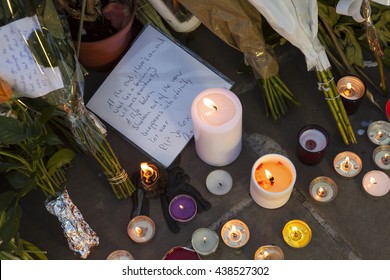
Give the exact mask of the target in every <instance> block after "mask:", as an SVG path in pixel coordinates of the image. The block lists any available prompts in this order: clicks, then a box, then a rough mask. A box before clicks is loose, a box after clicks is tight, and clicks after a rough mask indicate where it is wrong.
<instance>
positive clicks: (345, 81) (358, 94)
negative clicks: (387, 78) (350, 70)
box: [336, 76, 366, 115]
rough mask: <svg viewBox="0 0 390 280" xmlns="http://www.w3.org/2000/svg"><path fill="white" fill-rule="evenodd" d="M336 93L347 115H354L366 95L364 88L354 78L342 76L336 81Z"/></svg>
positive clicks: (358, 80) (361, 83)
mask: <svg viewBox="0 0 390 280" xmlns="http://www.w3.org/2000/svg"><path fill="white" fill-rule="evenodd" d="M336 88H337V91H338V92H339V93H340V96H341V100H342V102H343V105H344V107H345V111H346V112H347V113H348V115H352V114H354V113H355V112H356V111H357V109H358V107H359V104H360V102H361V101H362V99H363V96H364V94H365V93H366V86H365V85H364V83H363V81H362V80H361V79H359V77H356V76H344V77H342V78H340V79H339V80H338V81H337V84H336Z"/></svg>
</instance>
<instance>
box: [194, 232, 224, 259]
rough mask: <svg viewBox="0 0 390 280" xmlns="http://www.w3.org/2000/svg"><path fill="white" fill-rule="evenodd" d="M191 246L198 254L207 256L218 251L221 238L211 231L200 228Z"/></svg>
mask: <svg viewBox="0 0 390 280" xmlns="http://www.w3.org/2000/svg"><path fill="white" fill-rule="evenodd" d="M191 244H192V248H194V250H195V251H196V252H197V253H198V254H200V255H204V256H206V255H210V254H211V253H214V252H215V251H216V250H217V248H218V244H219V237H218V234H217V233H216V232H215V231H213V230H211V229H208V228H199V229H197V230H196V231H195V232H194V233H193V234H192V238H191Z"/></svg>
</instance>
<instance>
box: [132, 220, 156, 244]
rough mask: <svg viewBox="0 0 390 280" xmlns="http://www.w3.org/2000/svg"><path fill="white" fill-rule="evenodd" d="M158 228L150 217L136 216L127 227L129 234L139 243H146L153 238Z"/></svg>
mask: <svg viewBox="0 0 390 280" xmlns="http://www.w3.org/2000/svg"><path fill="white" fill-rule="evenodd" d="M155 232H156V226H155V224H154V222H153V220H152V219H151V218H149V217H148V216H142V215H141V216H136V217H134V218H133V219H132V220H131V221H130V222H129V224H128V226H127V234H128V235H129V237H130V238H131V239H132V240H133V241H135V242H137V243H145V242H148V241H149V240H150V239H152V238H153V236H154V234H155Z"/></svg>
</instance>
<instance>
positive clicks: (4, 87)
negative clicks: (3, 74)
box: [0, 79, 12, 104]
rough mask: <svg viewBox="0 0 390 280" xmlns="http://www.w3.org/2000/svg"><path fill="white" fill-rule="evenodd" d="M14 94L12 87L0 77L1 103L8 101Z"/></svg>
mask: <svg viewBox="0 0 390 280" xmlns="http://www.w3.org/2000/svg"><path fill="white" fill-rule="evenodd" d="M11 96H12V88H11V87H10V86H9V84H7V83H6V82H5V81H3V80H2V79H0V104H1V103H4V102H7V101H8V100H9V99H10V98H11Z"/></svg>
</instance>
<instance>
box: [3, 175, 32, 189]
mask: <svg viewBox="0 0 390 280" xmlns="http://www.w3.org/2000/svg"><path fill="white" fill-rule="evenodd" d="M6 178H7V180H8V182H9V183H10V185H11V186H12V187H13V188H14V189H23V188H26V187H29V188H30V187H31V185H32V186H35V181H34V180H33V179H32V178H30V177H29V176H27V175H25V174H23V173H20V172H17V171H12V172H9V173H8V174H7V176H6Z"/></svg>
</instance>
